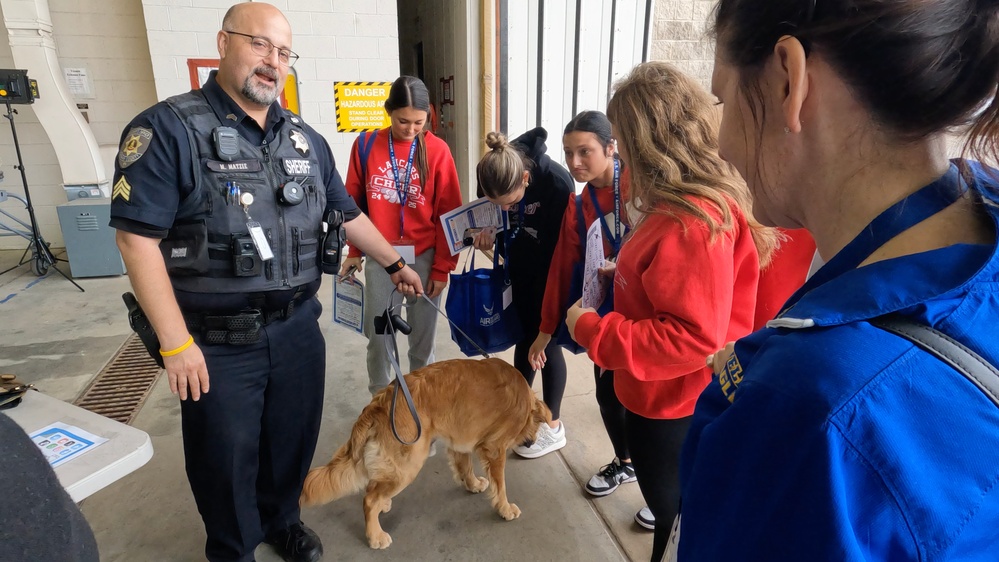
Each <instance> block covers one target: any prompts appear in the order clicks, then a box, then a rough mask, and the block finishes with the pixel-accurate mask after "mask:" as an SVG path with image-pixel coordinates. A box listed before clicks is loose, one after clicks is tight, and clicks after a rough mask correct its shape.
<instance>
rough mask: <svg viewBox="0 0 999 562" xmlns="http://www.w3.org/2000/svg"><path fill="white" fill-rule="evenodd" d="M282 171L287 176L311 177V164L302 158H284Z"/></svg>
mask: <svg viewBox="0 0 999 562" xmlns="http://www.w3.org/2000/svg"><path fill="white" fill-rule="evenodd" d="M283 162H284V171H285V173H286V174H288V175H289V176H311V175H312V162H310V161H309V160H306V159H304V158H285V159H284V160H283Z"/></svg>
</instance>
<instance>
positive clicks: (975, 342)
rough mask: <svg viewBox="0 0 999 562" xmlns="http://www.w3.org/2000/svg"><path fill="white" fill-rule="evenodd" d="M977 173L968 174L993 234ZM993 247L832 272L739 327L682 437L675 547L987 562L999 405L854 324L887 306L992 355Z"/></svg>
mask: <svg viewBox="0 0 999 562" xmlns="http://www.w3.org/2000/svg"><path fill="white" fill-rule="evenodd" d="M989 173H990V171H989V170H988V169H985V168H983V167H982V166H980V165H978V164H971V165H970V170H969V175H970V176H971V178H970V180H969V181H968V185H969V187H970V189H971V190H972V191H973V192H976V193H977V194H979V195H980V196H981V197H984V198H985V199H988V200H991V202H992V203H993V206H986V205H983V206H982V208H983V209H984V210H985V212H987V213H988V214H989V216H990V217H991V218H992V220H993V221H994V222H995V224H996V225H997V230H999V208H997V207H996V206H994V204H995V203H999V182H997V181H996V180H995V179H993V178H992V177H991V176H989ZM992 173H995V172H994V171H993V172H992ZM945 180H946V181H950V182H951V183H952V184H953V185H955V186H956V185H957V184H958V182H957V173H956V167H952V170H951V173H949V174H948V175H947V176H945V178H943V179H941V180H938V182H934V183H935V184H936V183H941V182H944V183H946V181H945ZM997 251H999V245H997V244H995V243H993V244H990V245H957V246H952V247H948V248H943V249H939V250H935V251H930V252H925V253H921V254H916V255H911V256H905V257H901V258H895V259H891V260H886V261H881V262H877V263H874V264H872V265H868V266H865V267H861V268H855V269H849V270H846V271H844V272H843V273H841V274H839V275H837V276H834V277H832V278H831V279H827V280H825V282H823V283H821V284H818V285H817V286H814V285H806V286H805V287H804V288H803V289H802V291H799V293H798V294H796V295H795V296H793V297H792V298H791V300H790V301H789V303H793V304H792V305H791V306H790V308H789V309H786V310H785V311H784V312H782V314H781V315H780V317H779V318H778V319H777V320H775V321H773V322H771V323H770V324H768V328H766V329H764V330H761V331H759V332H756V333H754V334H751V335H750V336H748V337H746V338H744V339H743V340H740V341H739V342H738V343H737V344H736V350H735V356H734V358H733V359H731V360H730V361H729V363H728V365H727V367H726V369H725V371H724V372H723V373H722V374H721V375H720V376H718V377H716V378H715V380H714V381H713V382H712V383H711V384H710V385H709V386H708V388H707V389H706V390H705V391H704V393H703V394H702V395H701V397H700V399H699V400H698V403H697V407H696V410H695V412H694V419H693V423H692V426H691V431H690V434H689V436H688V438H687V442H686V444H685V446H684V451H683V456H682V462H681V482H682V486H683V505H682V516H681V527H680V541H679V560H681V561H696V562H708V561H716V560H717V561H722V560H724V561H729V560H739V561H767V562H778V561H784V560H786V561H808V562H817V561H823V560H829V561H837V562H839V561H844V560H850V561H852V560H885V561H888V560H890V561H899V560H921V561H940V560H948V561H949V560H954V561H957V560H960V561H985V560H989V561H996V560H999V407H997V406H996V404H994V403H993V402H991V401H990V400H989V399H988V398H987V397H986V396H985V395H984V393H983V392H982V391H980V390H979V389H978V388H977V387H975V386H974V385H973V384H972V383H970V382H969V381H968V380H967V379H965V378H964V377H963V376H962V375H961V374H959V373H958V372H957V371H955V370H953V369H951V368H950V367H948V366H946V365H945V364H943V363H942V362H941V361H939V360H938V359H936V358H935V357H933V356H931V355H929V354H928V353H926V352H924V351H922V350H919V349H917V348H915V347H914V345H913V344H912V343H910V342H909V341H907V340H904V339H902V338H900V337H898V336H895V335H892V334H889V333H887V332H885V331H882V330H880V329H878V328H875V327H873V326H872V325H871V324H869V323H868V322H867V321H868V320H869V319H871V318H874V317H877V316H881V315H884V314H887V313H892V312H899V313H901V314H903V315H905V316H907V317H909V318H911V319H913V320H916V321H918V322H921V323H924V324H928V325H930V326H933V327H935V328H937V329H938V330H941V331H943V332H945V333H947V334H949V335H950V336H951V337H953V338H955V339H957V340H958V341H960V342H962V343H964V344H965V345H966V346H968V347H970V348H971V349H973V350H974V351H976V352H977V353H978V354H980V355H982V356H983V357H984V358H986V359H987V360H988V361H990V362H991V363H992V364H993V365H999V338H997V337H996V335H995V329H996V325H997V323H999V253H997ZM821 273H822V271H821V270H820V272H819V274H821ZM817 275H818V274H817Z"/></svg>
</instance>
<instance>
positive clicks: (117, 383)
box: [75, 334, 162, 423]
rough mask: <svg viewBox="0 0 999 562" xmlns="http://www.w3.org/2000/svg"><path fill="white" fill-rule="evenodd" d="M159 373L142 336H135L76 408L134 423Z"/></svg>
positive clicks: (92, 385)
mask: <svg viewBox="0 0 999 562" xmlns="http://www.w3.org/2000/svg"><path fill="white" fill-rule="evenodd" d="M160 371H162V369H160V366H159V365H157V364H156V362H155V361H153V358H152V357H150V356H149V353H147V352H146V348H145V347H143V345H142V340H140V339H139V336H137V335H135V334H132V335H131V336H129V337H128V339H127V340H125V344H124V345H123V346H121V349H119V350H118V353H117V354H115V356H114V357H113V358H112V359H111V361H110V362H109V363H108V364H107V366H106V367H104V369H103V370H102V371H101V372H100V373H98V374H97V376H96V377H94V380H93V381H91V382H90V385H89V386H88V387H87V389H86V390H84V391H83V394H81V395H80V397H79V398H78V399H77V400H76V402H75V404H76V405H77V406H80V407H81V408H86V409H87V410H90V411H91V412H94V413H96V414H100V415H102V416H105V417H108V418H111V419H113V420H115V421H119V422H121V423H131V422H132V420H133V419H135V415H136V414H138V413H139V409H140V408H142V404H143V403H144V402H145V401H146V397H147V396H149V391H150V390H152V388H153V384H154V383H155V382H156V377H158V376H159V374H160Z"/></svg>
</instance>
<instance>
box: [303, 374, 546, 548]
mask: <svg viewBox="0 0 999 562" xmlns="http://www.w3.org/2000/svg"><path fill="white" fill-rule="evenodd" d="M406 384H407V385H409V389H410V391H411V393H412V395H413V403H414V404H415V405H416V410H417V412H418V413H419V416H420V422H421V423H422V425H423V433H422V435H421V436H420V439H419V440H418V441H417V442H416V443H414V444H412V445H404V444H402V443H400V442H399V441H398V440H397V439H396V438H395V436H393V434H392V427H391V423H390V421H389V412H390V410H391V408H392V394H393V387H392V386H390V387H389V388H386V389H384V390H382V391H381V392H379V393H378V394H376V395H375V396H374V397H373V398H372V399H371V403H370V404H368V405H367V406H366V407H365V408H364V410H363V411H362V412H361V415H360V416H359V417H358V419H357V422H356V423H354V428H353V430H352V431H351V435H350V439H349V440H348V441H347V443H345V444H344V445H343V446H341V447H340V449H339V450H337V452H336V454H334V455H333V460H331V461H330V462H329V464H327V465H326V466H323V467H319V468H314V469H312V470H310V471H309V474H308V476H307V477H306V479H305V485H304V487H303V490H302V497H301V504H302V506H311V505H318V504H325V503H328V502H331V501H334V500H336V499H339V498H342V497H344V496H347V495H350V494H353V493H355V492H359V491H361V490H365V495H364V521H365V534H366V535H367V538H368V544H369V545H370V546H371V548H387V547H388V546H389V545H390V544H392V537H390V536H389V534H388V533H386V532H385V531H384V530H383V529H382V527H381V525H380V524H379V522H378V517H379V515H380V514H382V513H387V512H388V511H389V509H391V507H392V498H393V497H394V496H395V495H396V494H398V493H399V492H401V491H402V490H403V489H405V488H406V486H408V485H409V484H410V483H411V482H412V481H413V479H415V478H416V475H417V474H419V472H420V469H421V468H423V463H424V462H425V461H426V460H427V456H428V454H429V451H430V443H431V441H432V440H433V439H435V438H436V439H438V440H440V441H441V443H442V444H445V445H446V446H447V449H448V458H449V461H450V462H449V464H450V465H451V470H452V472H453V473H454V478H455V481H456V482H457V483H458V484H459V485H463V486H464V487H465V489H467V490H468V491H469V492H472V493H478V492H482V491H485V490H487V489H488V490H489V494H488V496H489V499H490V500H491V502H492V506H493V507H494V508H495V509H496V511H497V512H499V514H500V516H502V517H503V518H504V519H506V520H508V521H509V520H512V519H516V518H517V517H519V516H520V508H518V507H517V506H516V505H515V504H512V503H510V502H509V501H508V500H507V497H506V480H505V476H504V467H505V465H506V454H507V450H508V449H509V448H510V447H512V446H514V445H515V444H517V443H522V442H524V441H526V440H528V439H533V438H534V437H535V435H536V434H537V431H538V426H539V425H540V424H541V423H547V422H549V421H551V411H549V410H548V407H547V406H546V405H545V404H544V402H542V401H541V400H539V399H538V398H537V397H535V396H534V393H533V392H532V391H531V388H530V387H529V386H528V385H527V381H525V380H524V377H523V376H522V375H521V374H520V372H519V371H518V370H517V369H515V368H513V367H512V366H511V365H510V364H508V363H506V362H504V361H502V360H500V359H484V360H473V359H453V360H449V361H441V362H438V363H434V364H432V365H429V366H427V367H424V368H423V369H420V370H418V371H416V372H414V373H410V374H408V375H406ZM396 429H397V431H398V433H399V436H400V437H401V438H403V439H405V440H407V441H408V440H411V439H413V437H415V436H416V424H415V423H414V422H413V418H412V416H411V415H410V413H409V409H408V408H407V406H406V401H405V400H404V399H403V397H402V393H401V392H400V394H399V397H398V399H397V404H396ZM473 452H474V453H476V454H478V456H479V459H480V460H481V462H482V466H483V468H484V469H485V471H486V475H487V477H488V480H487V479H486V478H481V477H478V476H476V475H475V473H474V471H473V468H472V453H473Z"/></svg>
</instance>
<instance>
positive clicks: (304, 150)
mask: <svg viewBox="0 0 999 562" xmlns="http://www.w3.org/2000/svg"><path fill="white" fill-rule="evenodd" d="M288 138H290V139H291V142H293V143H295V150H297V151H298V153H299V154H301V155H302V156H308V155H309V139H307V138H305V135H303V134H302V131H299V130H297V129H296V130H294V131H292V132H291V133H289V134H288Z"/></svg>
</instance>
